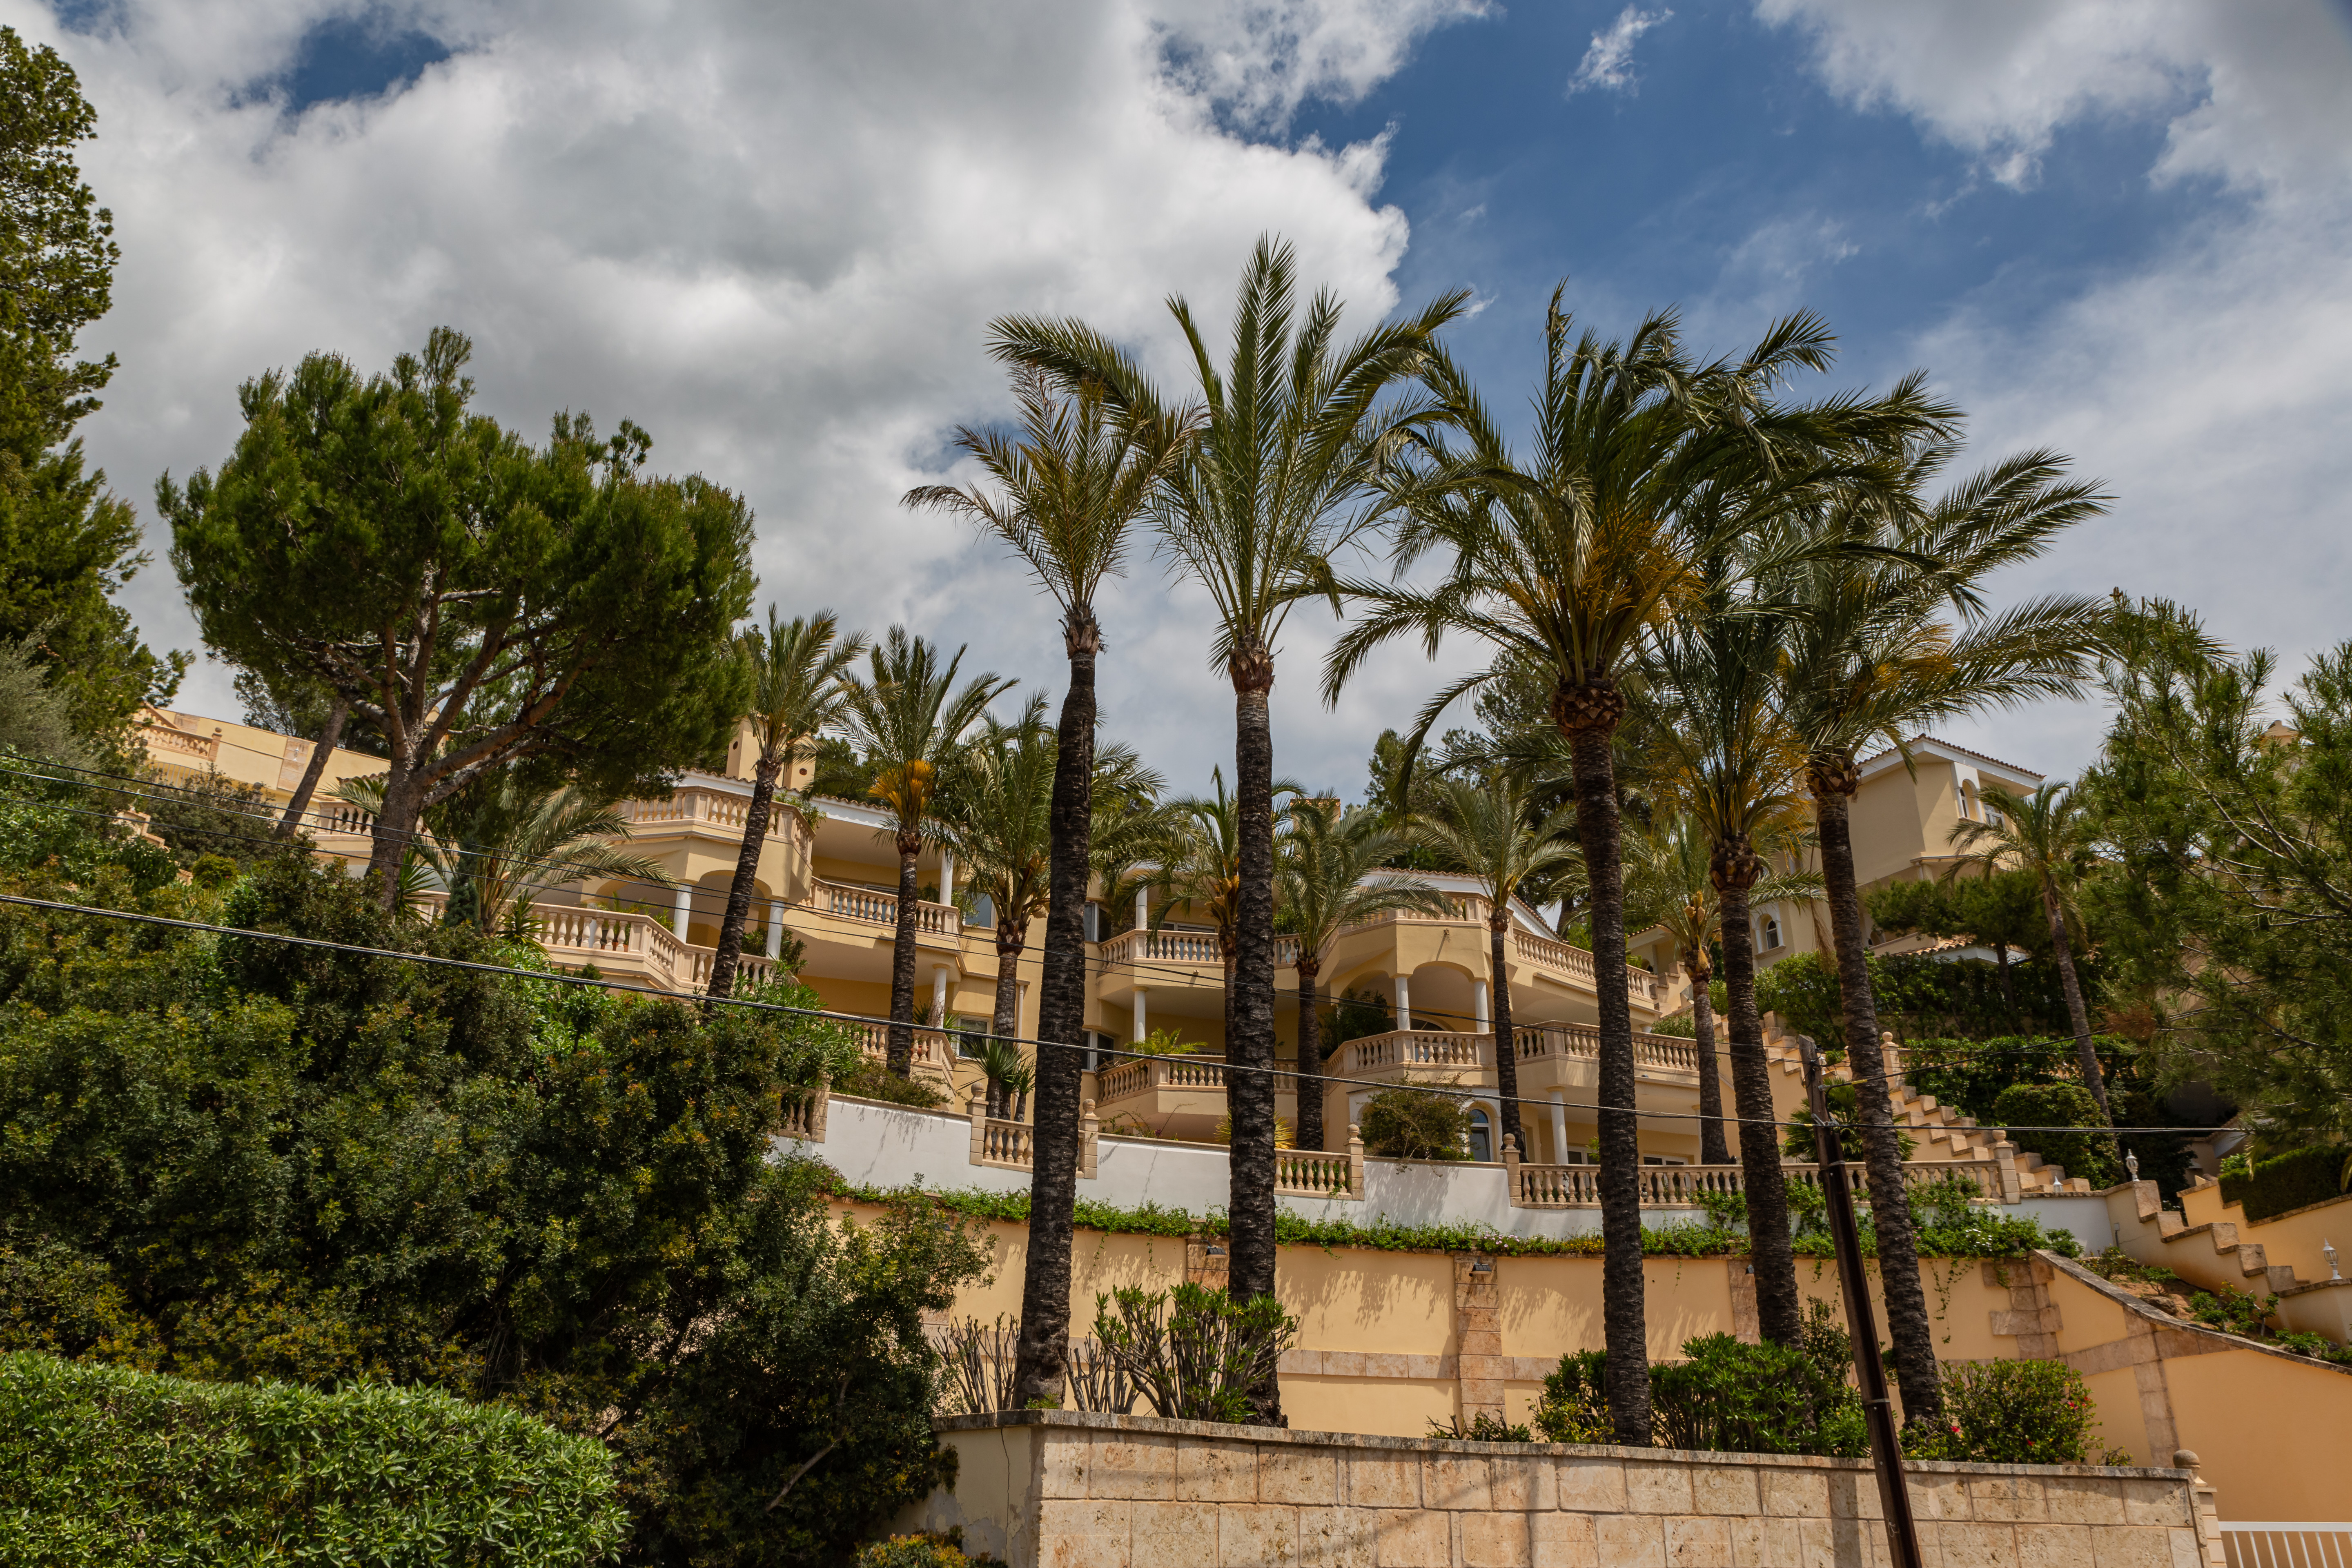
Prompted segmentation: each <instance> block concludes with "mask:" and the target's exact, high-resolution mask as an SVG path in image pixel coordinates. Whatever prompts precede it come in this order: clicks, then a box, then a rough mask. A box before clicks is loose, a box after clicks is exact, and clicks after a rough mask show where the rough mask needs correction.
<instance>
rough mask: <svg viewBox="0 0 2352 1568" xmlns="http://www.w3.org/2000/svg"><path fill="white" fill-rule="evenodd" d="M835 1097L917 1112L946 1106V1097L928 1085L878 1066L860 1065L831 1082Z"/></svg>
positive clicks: (877, 1064)
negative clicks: (846, 1095)
mask: <svg viewBox="0 0 2352 1568" xmlns="http://www.w3.org/2000/svg"><path fill="white" fill-rule="evenodd" d="M833 1092H834V1093H835V1094H850V1095H856V1097H857V1098H858V1099H860V1100H882V1101H885V1102H886V1103H887V1104H891V1105H911V1106H913V1107H915V1108H916V1109H917V1110H937V1109H938V1108H939V1107H940V1106H942V1105H945V1104H946V1103H947V1102H948V1097H947V1096H946V1095H944V1094H941V1093H940V1091H939V1090H938V1089H933V1088H932V1087H931V1086H930V1085H929V1084H927V1083H922V1082H919V1081H918V1080H916V1079H911V1078H900V1077H899V1076H898V1074H897V1073H894V1072H892V1071H891V1070H890V1069H889V1068H886V1067H884V1066H883V1065H882V1064H881V1063H880V1062H874V1061H861V1062H859V1063H858V1064H857V1065H856V1067H854V1068H850V1069H849V1070H848V1071H847V1072H845V1073H843V1074H842V1075H841V1076H840V1077H839V1078H836V1079H834V1080H833Z"/></svg>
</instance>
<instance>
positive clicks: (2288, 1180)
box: [2221, 1143, 2352, 1219]
mask: <svg viewBox="0 0 2352 1568" xmlns="http://www.w3.org/2000/svg"><path fill="white" fill-rule="evenodd" d="M2347 1153H2352V1151H2347V1150H2346V1149H2344V1148H2343V1147H2341V1146H2340V1145H2337V1144H2334V1143H2323V1144H2317V1145H2315V1146H2314V1147H2312V1148H2308V1149H2295V1150H2291V1151H2290V1152H2286V1153H2284V1154H2278V1155H2274V1156H2273V1157H2272V1158H2270V1159H2267V1160H2259V1161H2256V1162H2254V1163H2253V1164H2252V1168H2251V1170H2250V1171H2248V1173H2245V1174H2242V1175H2241V1174H2234V1173H2229V1174H2224V1175H2223V1176H2222V1178H2221V1201H2222V1202H2224V1203H2233V1204H2243V1205H2245V1209H2246V1217H2247V1218H2248V1219H2268V1218H2270V1217H2271V1216H2272V1215H2282V1214H2284V1213H2286V1212H2287V1210H2289V1209H2299V1208H2305V1207H2307V1206H2309V1205H2312V1204H2324V1203H2326V1202H2327V1201H2328V1200H2329V1199H2331V1198H2336V1197H2340V1196H2342V1195H2343V1193H2344V1190H2345V1181H2344V1177H2345V1175H2346V1173H2347V1170H2352V1166H2347V1159H2346V1156H2347ZM2223 1170H2224V1171H2225V1172H2227V1170H2228V1167H2227V1166H2226V1165H2225V1166H2224V1167H2223Z"/></svg>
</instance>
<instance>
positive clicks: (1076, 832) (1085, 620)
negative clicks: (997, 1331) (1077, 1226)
mask: <svg viewBox="0 0 2352 1568" xmlns="http://www.w3.org/2000/svg"><path fill="white" fill-rule="evenodd" d="M1062 642H1063V647H1065V649H1066V651H1067V652H1068V654H1069V657H1070V687H1069V689H1068V690H1067V691H1066V692H1065V693H1064V694H1063V697H1062V718H1061V730H1060V734H1059V739H1058V743H1057V749H1056V750H1055V753H1054V800H1053V805H1052V806H1051V808H1050V812H1051V815H1050V817H1049V822H1050V824H1051V828H1052V835H1053V845H1052V849H1051V852H1050V853H1051V858H1050V861H1049V863H1048V869H1047V872H1046V879H1047V884H1048V895H1047V901H1046V906H1045V973H1043V974H1042V975H1040V976H1039V977H1038V981H1037V1038H1038V1039H1039V1040H1041V1041H1051V1042H1052V1044H1050V1045H1040V1046H1039V1047H1037V1088H1036V1095H1037V1125H1036V1129H1035V1131H1034V1133H1033V1134H1032V1136H1033V1138H1034V1144H1033V1148H1034V1155H1033V1164H1032V1169H1031V1173H1030V1178H1029V1257H1028V1261H1027V1262H1026V1263H1025V1264H1024V1266H1023V1271H1022V1276H1021V1339H1020V1348H1019V1350H1018V1351H1017V1352H1016V1353H1015V1355H1014V1358H1013V1404H1014V1405H1016V1406H1017V1407H1019V1408H1022V1409H1026V1408H1028V1407H1029V1406H1030V1405H1034V1404H1036V1403H1038V1402H1040V1401H1043V1402H1045V1403H1046V1404H1050V1405H1059V1404H1060V1403H1061V1401H1062V1388H1063V1382H1064V1378H1065V1369H1066V1364H1067V1358H1068V1352H1069V1340H1070V1237H1071V1230H1072V1222H1073V1220H1074V1219H1075V1217H1076V1209H1077V1201H1078V1131H1079V1130H1078V1110H1079V1107H1078V1100H1079V1094H1080V1089H1081V1086H1082V1077H1083V1074H1084V1073H1085V1071H1086V1057H1085V1056H1084V1054H1083V1053H1082V1052H1081V1051H1080V1050H1079V1049H1078V1048H1077V1047H1078V1046H1079V1045H1080V1043H1081V1039H1080V1037H1081V1036H1082V1034H1083V1033H1084V1031H1085V1027H1086V1019H1087V941H1086V910H1087V875H1088V872H1089V870H1090V869H1091V862H1092V853H1091V851H1092V845H1093V829H1094V773H1095V656H1096V655H1097V653H1099V652H1100V651H1101V650H1102V629H1101V627H1100V626H1097V625H1096V623H1095V618H1094V612H1093V611H1092V610H1091V609H1090V608H1089V607H1087V605H1073V606H1072V607H1071V609H1070V611H1069V614H1068V615H1067V616H1065V617H1064V618H1063V622H1062ZM1000 918H1001V917H1000Z"/></svg>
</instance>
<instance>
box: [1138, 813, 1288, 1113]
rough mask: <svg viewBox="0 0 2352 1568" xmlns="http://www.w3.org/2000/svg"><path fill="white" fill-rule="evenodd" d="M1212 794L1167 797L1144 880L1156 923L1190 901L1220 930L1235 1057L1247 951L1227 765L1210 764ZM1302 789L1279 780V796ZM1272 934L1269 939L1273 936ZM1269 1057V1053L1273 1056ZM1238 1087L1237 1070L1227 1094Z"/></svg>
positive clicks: (1237, 821) (1238, 830) (1238, 822)
mask: <svg viewBox="0 0 2352 1568" xmlns="http://www.w3.org/2000/svg"><path fill="white" fill-rule="evenodd" d="M1209 782H1210V792H1211V793H1209V794H1207V795H1179V796H1178V797H1177V798H1176V799H1174V800H1171V801H1170V802H1169V803H1168V805H1167V810H1166V814H1165V816H1163V817H1162V818H1161V821H1160V838H1159V842H1158V843H1157V844H1156V845H1154V846H1152V849H1153V853H1154V858H1156V859H1157V861H1158V862H1159V864H1158V866H1157V868H1155V869H1154V870H1153V871H1152V872H1151V873H1150V876H1149V877H1148V878H1147V879H1145V881H1144V884H1143V885H1144V886H1146V887H1148V888H1150V889H1151V890H1152V891H1153V892H1154V893H1156V894H1157V895H1158V899H1157V901H1156V907H1155V909H1154V910H1153V912H1152V915H1151V929H1152V930H1153V931H1158V930H1159V929H1160V927H1161V926H1163V925H1165V924H1166V923H1167V921H1168V917H1169V915H1170V914H1171V912H1172V911H1173V910H1176V909H1177V908H1178V907H1179V906H1189V907H1190V908H1191V909H1192V910H1193V911H1194V912H1195V913H1197V914H1199V915H1200V916H1201V917H1202V918H1203V919H1205V920H1206V921H1208V922H1209V925H1210V929H1212V930H1213V931H1215V932H1216V936H1217V952H1218V955H1219V956H1220V957H1221V958H1222V959H1223V961H1224V971H1225V1021H1224V1027H1225V1060H1226V1061H1227V1062H1228V1063H1231V1062H1232V1061H1233V1060H1234V1048H1233V1047H1234V972H1235V970H1237V969H1238V968H1239V967H1240V964H1241V952H1242V814H1241V800H1240V797H1239V796H1238V795H1230V794H1228V793H1226V790H1225V770H1224V769H1223V768H1212V769H1211V770H1209ZM1298 793H1299V788H1298V785H1297V784H1296V783H1294V782H1293V781H1291V780H1289V779H1277V780H1276V781H1275V784H1274V794H1275V795H1276V798H1279V797H1281V796H1284V795H1297V794H1298ZM1270 940H1271V939H1269V941H1270ZM1269 1059H1270V1058H1269ZM1232 1093H1233V1075H1230V1074H1229V1075H1228V1076H1227V1079H1226V1095H1227V1098H1228V1100H1230V1099H1231V1096H1232Z"/></svg>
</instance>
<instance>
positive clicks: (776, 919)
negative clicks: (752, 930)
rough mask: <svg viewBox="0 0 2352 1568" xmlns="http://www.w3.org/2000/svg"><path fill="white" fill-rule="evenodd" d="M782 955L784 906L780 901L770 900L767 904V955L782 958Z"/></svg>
mask: <svg viewBox="0 0 2352 1568" xmlns="http://www.w3.org/2000/svg"><path fill="white" fill-rule="evenodd" d="M783 955H784V906H783V905H782V904H781V903H775V902H771V903H770V904H769V905H768V956H769V957H770V958H782V956H783Z"/></svg>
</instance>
